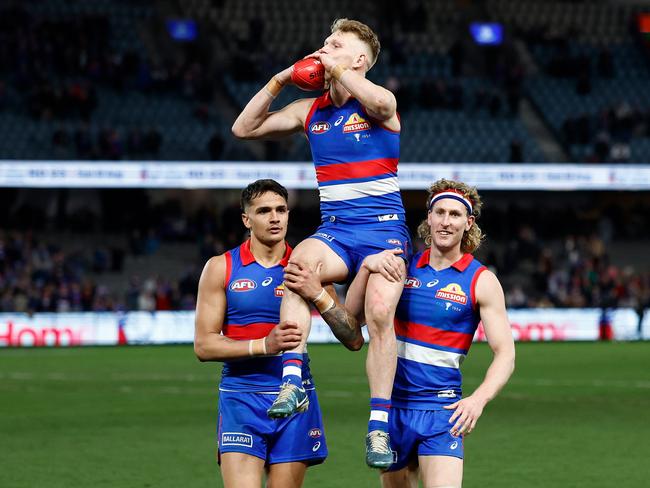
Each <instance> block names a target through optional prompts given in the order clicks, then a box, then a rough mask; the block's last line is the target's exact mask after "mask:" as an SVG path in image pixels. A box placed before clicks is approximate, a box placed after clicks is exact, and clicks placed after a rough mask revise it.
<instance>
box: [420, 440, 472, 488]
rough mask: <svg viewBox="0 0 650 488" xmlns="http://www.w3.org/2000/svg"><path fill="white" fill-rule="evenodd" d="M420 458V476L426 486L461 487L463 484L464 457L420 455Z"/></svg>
mask: <svg viewBox="0 0 650 488" xmlns="http://www.w3.org/2000/svg"><path fill="white" fill-rule="evenodd" d="M459 442H460V440H459ZM418 460H419V463H420V477H421V478H422V484H423V486H425V487H426V488H437V487H440V488H460V487H461V486H462V484H463V460H462V459H460V458H456V457H452V456H419V458H418Z"/></svg>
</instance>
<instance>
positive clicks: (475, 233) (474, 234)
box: [418, 178, 485, 253]
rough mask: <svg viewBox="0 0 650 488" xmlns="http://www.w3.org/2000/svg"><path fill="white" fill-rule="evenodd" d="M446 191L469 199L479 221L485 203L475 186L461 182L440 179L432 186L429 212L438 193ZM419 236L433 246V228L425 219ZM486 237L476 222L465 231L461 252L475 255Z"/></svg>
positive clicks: (473, 213) (419, 227) (474, 214)
mask: <svg viewBox="0 0 650 488" xmlns="http://www.w3.org/2000/svg"><path fill="white" fill-rule="evenodd" d="M445 190H454V191H457V192H460V193H461V194H462V195H463V196H464V197H465V198H467V199H468V200H469V201H470V202H471V203H472V215H473V216H474V218H475V219H478V218H479V216H480V215H481V208H482V207H483V202H481V197H480V195H479V194H478V190H477V189H476V187H474V186H469V185H467V184H465V183H463V182H461V181H452V180H446V179H444V178H443V179H440V180H438V181H436V182H435V183H434V184H432V185H431V186H430V187H429V189H428V190H427V191H428V194H429V195H428V197H427V210H428V211H431V209H429V206H430V205H431V200H432V199H433V197H434V196H435V195H437V194H438V193H440V192H442V191H445ZM418 236H419V237H420V238H422V239H424V243H425V244H426V245H427V246H430V245H431V228H430V227H429V224H428V223H427V219H424V220H423V221H422V222H421V223H420V225H419V226H418ZM484 238H485V236H484V235H483V232H482V231H481V228H480V227H479V226H478V225H477V224H476V220H475V221H474V223H473V224H472V226H471V227H470V228H469V230H468V231H465V233H464V234H463V239H462V240H461V241H460V250H461V251H462V252H464V253H473V252H474V251H476V250H477V249H478V248H479V246H480V245H481V242H482V241H483V239H484Z"/></svg>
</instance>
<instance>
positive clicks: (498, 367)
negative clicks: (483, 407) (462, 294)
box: [472, 271, 515, 403]
mask: <svg viewBox="0 0 650 488" xmlns="http://www.w3.org/2000/svg"><path fill="white" fill-rule="evenodd" d="M476 300H477V304H478V306H479V307H480V314H481V321H482V322H483V328H484V329H485V335H486V336H487V340H488V344H489V345H490V348H491V349H492V352H493V353H494V357H493V359H492V363H491V364H490V366H489V368H488V370H487V373H486V374H485V379H484V380H483V382H482V383H481V385H480V386H479V387H478V388H477V389H476V390H475V391H474V393H473V394H472V396H475V397H478V398H480V399H481V400H482V401H484V403H487V402H489V401H490V400H492V399H493V398H494V397H495V396H496V395H497V393H499V391H501V388H503V387H504V386H505V384H506V383H507V382H508V379H509V378H510V375H512V372H513V371H514V369H515V343H514V340H513V339H512V331H511V330H510V323H509V322H508V315H507V313H506V304H505V298H504V296H503V289H502V288H501V283H499V280H498V279H497V277H496V276H494V273H492V272H490V271H484V272H483V273H481V275H480V276H479V278H478V282H477V283H476Z"/></svg>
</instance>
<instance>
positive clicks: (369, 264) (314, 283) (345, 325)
mask: <svg viewBox="0 0 650 488" xmlns="http://www.w3.org/2000/svg"><path fill="white" fill-rule="evenodd" d="M398 254H401V251H397V250H392V251H383V252H381V253H378V254H374V255H372V256H368V257H366V259H364V261H363V264H362V265H361V268H360V269H359V272H358V273H357V275H356V276H355V278H354V280H353V281H352V284H350V287H349V288H348V293H347V295H346V298H345V304H342V303H341V302H340V301H339V299H338V296H337V294H336V291H335V290H334V287H333V286H332V285H328V286H326V287H325V291H326V292H327V293H328V294H329V295H330V297H331V298H332V300H333V301H334V306H333V307H331V308H329V309H328V310H326V311H324V312H320V314H321V317H323V320H325V322H326V323H327V325H329V327H330V329H331V330H332V333H333V334H334V336H335V337H336V338H337V339H338V340H339V342H341V344H343V345H344V346H345V347H347V348H348V349H350V350H351V351H358V350H359V349H361V346H363V342H364V339H363V335H362V334H361V327H362V325H364V323H365V317H364V304H365V295H366V285H367V284H368V277H369V276H370V274H371V273H381V274H383V275H384V276H385V277H386V279H388V280H389V281H397V280H399V279H402V280H403V279H404V277H403V276H401V274H400V272H399V262H400V260H401V258H399V257H398ZM284 283H285V285H286V286H287V288H289V289H290V290H291V291H293V292H295V293H297V294H298V295H300V296H301V297H302V298H304V299H305V300H307V301H308V302H312V303H313V302H314V299H315V298H316V297H317V296H319V295H320V293H321V291H322V290H323V288H322V286H321V282H320V279H319V277H318V273H317V272H314V271H312V270H310V269H309V268H307V267H306V266H302V265H300V264H299V263H296V262H295V261H294V262H292V263H290V264H289V265H288V266H287V267H286V268H285V270H284ZM317 308H318V307H317Z"/></svg>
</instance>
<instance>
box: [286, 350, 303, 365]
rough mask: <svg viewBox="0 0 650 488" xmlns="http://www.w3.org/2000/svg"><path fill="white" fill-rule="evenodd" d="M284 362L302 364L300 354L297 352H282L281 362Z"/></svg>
mask: <svg viewBox="0 0 650 488" xmlns="http://www.w3.org/2000/svg"><path fill="white" fill-rule="evenodd" d="M286 361H300V362H301V363H302V354H300V353H297V352H284V353H282V362H283V363H284V362H286Z"/></svg>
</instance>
